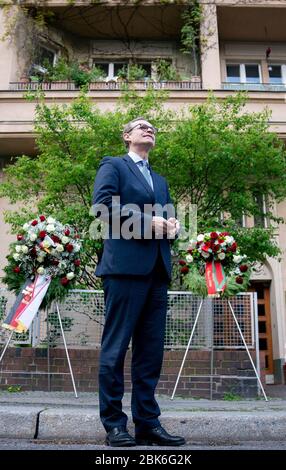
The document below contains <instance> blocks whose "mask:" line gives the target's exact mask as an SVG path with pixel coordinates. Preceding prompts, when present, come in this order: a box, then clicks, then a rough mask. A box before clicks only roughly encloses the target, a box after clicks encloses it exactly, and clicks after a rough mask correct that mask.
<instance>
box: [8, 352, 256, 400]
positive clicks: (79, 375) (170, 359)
mask: <svg viewBox="0 0 286 470" xmlns="http://www.w3.org/2000/svg"><path fill="white" fill-rule="evenodd" d="M99 353H100V351H99V350H98V349H69V354H70V359H71V363H72V367H73V372H74V377H75V382H76V387H77V389H78V391H79V392H96V391H98V378H97V372H98V359H99ZM47 354H48V351H47V349H40V348H30V347H29V348H24V347H18V348H14V347H12V348H9V349H8V350H7V351H6V353H5V356H4V359H3V360H2V362H1V365H0V389H2V390H3V389H4V390H6V389H7V388H8V387H9V386H10V385H14V386H16V385H19V386H20V387H21V390H45V391H47V390H48V376H47V375H42V374H36V372H41V371H46V372H47V370H48V368H47V366H48V359H47ZM183 355H184V351H165V355H164V364H163V369H162V373H161V377H160V381H159V384H158V387H157V393H161V394H165V395H169V396H171V394H172V391H173V389H174V385H175V382H176V378H177V375H178V372H179V369H180V365H181V362H182V358H183ZM210 358H211V356H210V352H209V351H189V353H188V356H187V360H186V362H185V367H184V370H183V373H182V375H195V376H197V377H193V378H187V377H181V379H180V381H179V385H178V388H177V391H176V396H182V397H198V398H210V379H209V378H208V377H198V376H203V375H208V374H210ZM5 371H10V372H9V373H4V372H5ZM25 372H34V374H33V375H30V374H27V373H25ZM50 372H51V375H50V389H51V390H52V391H72V390H73V389H72V383H71V378H70V375H69V369H68V363H67V360H66V355H65V350H64V349H60V348H56V349H50ZM213 373H214V374H215V375H243V376H251V377H253V376H254V371H253V369H252V367H251V364H250V361H249V359H248V357H247V354H246V352H245V351H214V371H213ZM125 378H126V386H125V390H126V391H130V386H131V379H130V352H128V353H127V358H126V362H125ZM225 393H233V394H238V395H241V396H242V397H253V396H256V394H257V385H256V380H252V379H250V380H247V379H244V380H241V379H240V380H237V379H229V378H225V379H224V378H214V379H213V398H222V397H223V396H224V394H225Z"/></svg>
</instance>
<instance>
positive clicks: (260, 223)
mask: <svg viewBox="0 0 286 470" xmlns="http://www.w3.org/2000/svg"><path fill="white" fill-rule="evenodd" d="M254 200H255V202H256V205H257V214H255V215H254V226H255V227H263V228H267V219H266V211H267V207H266V200H265V197H264V196H263V195H262V194H258V195H257V196H255V197H254Z"/></svg>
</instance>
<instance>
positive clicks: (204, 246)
mask: <svg viewBox="0 0 286 470" xmlns="http://www.w3.org/2000/svg"><path fill="white" fill-rule="evenodd" d="M211 246H212V243H211V242H205V243H204V244H203V246H202V250H208V249H209V248H210V247H211Z"/></svg>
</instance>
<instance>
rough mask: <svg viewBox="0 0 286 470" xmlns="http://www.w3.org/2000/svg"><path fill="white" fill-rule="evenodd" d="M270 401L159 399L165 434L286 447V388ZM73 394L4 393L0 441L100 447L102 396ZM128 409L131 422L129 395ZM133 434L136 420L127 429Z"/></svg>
mask: <svg viewBox="0 0 286 470" xmlns="http://www.w3.org/2000/svg"><path fill="white" fill-rule="evenodd" d="M266 393H267V395H268V397H269V401H268V402H266V401H265V400H264V399H263V398H260V399H252V400H237V401H225V400H205V399H199V400H196V399H191V398H188V399H186V398H180V397H177V396H175V398H174V400H171V399H170V397H167V396H158V397H157V399H158V402H159V404H160V407H161V411H162V415H161V417H160V421H161V423H162V425H163V426H164V427H166V429H167V430H168V431H169V432H171V433H174V434H179V435H182V436H184V437H185V438H186V441H187V443H188V442H202V443H213V444H215V443H225V444H227V443H236V442H246V441H283V440H285V442H286V385H281V386H268V387H266ZM78 395H79V396H78V398H75V396H74V394H73V393H72V392H17V393H11V392H7V391H0V438H14V439H15V438H18V439H21V438H22V439H39V440H49V441H50V440H70V441H77V442H78V441H87V442H96V443H98V444H101V443H103V442H104V438H105V431H104V429H103V427H102V425H101V422H100V419H99V413H98V395H97V394H96V393H79V394H78ZM123 408H124V410H125V412H126V413H127V414H128V415H129V416H130V394H126V396H125V397H124V401H123ZM128 428H129V430H130V432H133V431H134V428H133V424H132V420H131V419H130V421H129V423H128Z"/></svg>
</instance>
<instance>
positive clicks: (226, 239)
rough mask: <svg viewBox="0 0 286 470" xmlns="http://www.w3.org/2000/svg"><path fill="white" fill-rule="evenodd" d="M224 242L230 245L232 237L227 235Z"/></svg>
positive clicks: (232, 240)
mask: <svg viewBox="0 0 286 470" xmlns="http://www.w3.org/2000/svg"><path fill="white" fill-rule="evenodd" d="M225 241H226V243H230V244H232V243H233V242H234V238H233V237H230V236H229V235H227V236H226V237H225Z"/></svg>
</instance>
